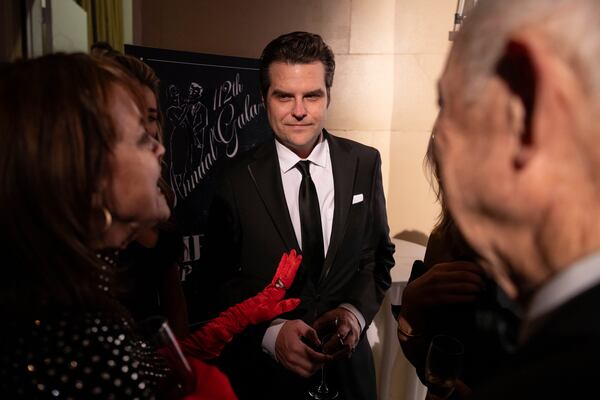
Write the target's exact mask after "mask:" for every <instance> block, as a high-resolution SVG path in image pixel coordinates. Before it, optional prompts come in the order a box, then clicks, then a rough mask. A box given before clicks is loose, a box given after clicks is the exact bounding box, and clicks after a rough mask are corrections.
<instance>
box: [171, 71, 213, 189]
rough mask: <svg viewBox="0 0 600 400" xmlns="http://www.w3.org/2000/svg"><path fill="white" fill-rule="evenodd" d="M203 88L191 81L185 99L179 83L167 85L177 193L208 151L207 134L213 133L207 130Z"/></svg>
mask: <svg viewBox="0 0 600 400" xmlns="http://www.w3.org/2000/svg"><path fill="white" fill-rule="evenodd" d="M203 91H204V89H203V87H202V86H201V85H199V84H198V83H196V82H191V83H190V85H189V88H188V93H187V96H186V97H185V98H183V99H182V98H181V94H180V91H179V89H178V88H177V86H175V85H169V87H168V88H167V97H168V107H167V109H166V112H165V114H166V117H167V118H168V120H169V122H170V125H171V132H170V146H169V147H170V152H171V157H170V161H171V165H170V168H169V170H170V175H171V186H172V187H173V188H174V189H175V190H176V192H177V191H178V189H179V188H180V187H181V185H182V183H183V182H184V181H185V179H186V177H187V176H189V175H190V174H191V173H192V171H193V170H194V168H196V166H197V165H198V164H199V162H200V160H202V158H203V155H204V152H205V151H207V143H208V140H207V138H206V135H208V134H210V133H209V132H208V129H207V127H208V123H209V121H208V109H207V108H206V106H205V105H204V104H203V103H202V101H201V98H202V93H203ZM175 154H177V156H175ZM182 155H184V157H182Z"/></svg>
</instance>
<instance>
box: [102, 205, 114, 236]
mask: <svg viewBox="0 0 600 400" xmlns="http://www.w3.org/2000/svg"><path fill="white" fill-rule="evenodd" d="M102 215H103V216H104V227H103V228H102V232H103V233H106V232H107V231H108V230H109V229H110V226H111V225H112V214H111V213H110V211H108V208H106V207H102Z"/></svg>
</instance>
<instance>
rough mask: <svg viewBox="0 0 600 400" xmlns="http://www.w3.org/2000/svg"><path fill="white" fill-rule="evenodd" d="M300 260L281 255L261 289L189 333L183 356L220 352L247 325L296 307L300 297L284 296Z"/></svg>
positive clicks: (203, 356)
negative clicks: (277, 264) (271, 274)
mask: <svg viewBox="0 0 600 400" xmlns="http://www.w3.org/2000/svg"><path fill="white" fill-rule="evenodd" d="M301 261H302V256H301V255H296V251H295V250H292V251H291V252H290V254H289V256H288V255H287V254H285V253H284V254H283V256H282V257H281V261H279V266H278V267H277V271H276V272H275V276H274V277H273V280H272V281H271V283H270V284H269V285H268V286H267V287H266V288H264V289H263V291H262V292H260V293H259V294H257V295H256V296H254V297H251V298H249V299H247V300H244V301H243V302H241V303H239V304H236V305H235V306H232V307H229V308H228V309H227V310H225V311H223V312H222V313H221V314H220V315H219V316H218V317H217V318H215V319H213V320H211V321H209V322H208V323H207V324H206V325H204V326H203V327H202V328H200V329H199V330H197V331H196V332H194V333H192V334H191V335H189V336H188V337H186V338H185V339H183V340H182V341H181V342H180V344H181V348H182V349H183V352H184V353H185V354H186V355H189V356H192V357H197V358H200V359H202V360H209V359H212V358H215V357H217V356H218V355H219V354H221V351H222V350H223V347H225V345H226V344H227V343H229V342H230V341H231V339H232V338H233V336H234V335H236V334H238V333H240V332H242V331H243V330H244V329H246V327H247V326H248V325H250V324H258V323H261V322H265V321H269V320H272V319H273V318H275V317H276V316H278V315H280V314H283V313H286V312H288V311H291V310H293V309H295V308H296V307H298V305H299V304H300V299H286V300H283V298H284V297H285V293H286V290H287V289H288V288H289V287H290V286H292V283H293V282H294V278H295V277H296V272H297V271H298V267H299V266H300V262H301Z"/></svg>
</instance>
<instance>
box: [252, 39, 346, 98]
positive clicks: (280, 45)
mask: <svg viewBox="0 0 600 400" xmlns="http://www.w3.org/2000/svg"><path fill="white" fill-rule="evenodd" d="M277 61H281V62H285V63H289V64H309V63H312V62H315V61H320V62H322V63H323V65H324V66H325V87H326V88H327V97H329V89H330V88H331V85H332V84H333V73H334V72H335V59H334V56H333V51H331V48H329V46H327V44H325V42H324V41H323V38H322V37H321V36H319V35H317V34H315V33H309V32H291V33H286V34H284V35H281V36H279V37H278V38H276V39H274V40H272V41H271V42H270V43H269V44H268V45H267V47H265V49H264V50H263V52H262V55H261V56H260V91H261V93H262V96H263V98H264V99H265V100H266V99H267V92H268V90H269V86H270V85H271V81H270V79H269V66H270V65H271V64H272V63H274V62H277Z"/></svg>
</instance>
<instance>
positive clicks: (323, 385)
mask: <svg viewBox="0 0 600 400" xmlns="http://www.w3.org/2000/svg"><path fill="white" fill-rule="evenodd" d="M319 393H329V388H328V387H327V382H326V380H325V367H321V385H320V386H319Z"/></svg>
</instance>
